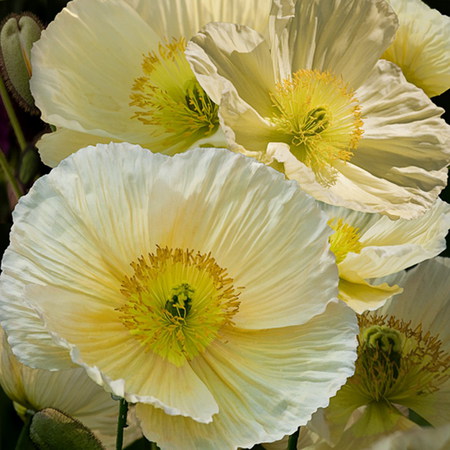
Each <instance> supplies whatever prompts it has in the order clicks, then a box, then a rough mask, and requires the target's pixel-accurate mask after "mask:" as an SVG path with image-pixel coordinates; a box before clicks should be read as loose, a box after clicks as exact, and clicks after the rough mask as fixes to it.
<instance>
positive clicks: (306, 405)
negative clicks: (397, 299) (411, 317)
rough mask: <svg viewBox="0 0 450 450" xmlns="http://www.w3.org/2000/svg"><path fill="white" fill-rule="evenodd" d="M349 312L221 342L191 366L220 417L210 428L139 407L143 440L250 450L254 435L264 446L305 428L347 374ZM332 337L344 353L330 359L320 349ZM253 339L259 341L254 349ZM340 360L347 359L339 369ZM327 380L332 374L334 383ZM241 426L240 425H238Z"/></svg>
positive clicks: (338, 307) (335, 309) (334, 311)
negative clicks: (283, 393)
mask: <svg viewBox="0 0 450 450" xmlns="http://www.w3.org/2000/svg"><path fill="white" fill-rule="evenodd" d="M352 314H353V313H351V311H350V309H349V308H346V307H345V306H344V305H343V304H342V303H336V304H332V305H330V306H329V307H328V309H327V311H326V313H325V314H322V315H320V316H317V317H315V318H314V319H313V320H311V322H309V323H308V324H305V325H302V326H300V327H290V328H288V329H272V330H259V331H244V330H236V333H233V334H230V335H228V336H227V338H226V340H227V342H226V343H225V342H222V343H220V342H218V343H217V345H215V346H214V347H212V348H211V350H210V351H208V352H207V353H205V355H204V357H202V358H199V359H198V360H196V361H195V362H193V364H192V366H193V368H194V370H195V371H196V372H197V373H198V374H199V376H200V374H201V376H202V378H203V379H205V382H206V383H207V384H208V386H209V388H210V389H211V391H212V392H213V395H214V397H215V398H216V399H217V402H218V404H219V408H220V411H221V412H220V414H218V415H217V416H214V418H213V421H212V423H210V424H206V425H203V424H199V423H195V422H194V421H192V420H189V419H187V418H182V417H173V416H167V415H164V414H163V413H162V412H161V411H159V410H156V409H154V408H151V407H147V406H145V405H138V408H137V416H138V418H139V419H140V421H141V426H142V428H143V431H144V434H145V435H146V436H147V437H148V439H150V440H152V441H156V442H157V444H158V445H159V446H160V447H161V448H162V449H165V448H180V447H183V448H186V449H195V448H204V449H213V448H214V449H228V448H232V447H233V448H234V447H236V446H239V447H250V446H251V445H253V444H252V442H253V436H258V438H257V441H258V442H261V441H268V440H276V439H280V438H281V437H282V436H283V434H288V433H292V432H293V431H295V429H296V428H297V426H298V425H302V424H304V423H306V421H307V420H308V419H309V417H310V415H311V413H312V412H313V411H314V410H315V409H316V408H317V405H319V404H320V402H321V401H323V404H324V405H325V404H327V403H328V397H329V396H330V394H331V392H332V391H334V390H335V389H337V388H338V386H339V384H341V383H342V381H343V380H344V379H345V378H346V377H347V376H348V375H349V374H351V373H352V367H351V362H350V361H351V356H350V353H351V350H350V349H351V344H350V342H351V341H352V340H353V333H354V328H353V325H349V323H348V318H350V317H351V315H352ZM342 315H344V317H346V319H345V320H342V319H343V316H342ZM332 317H333V319H332ZM343 322H347V325H343ZM338 324H342V325H338ZM328 334H329V338H327V335H328ZM336 339H338V340H340V341H341V342H342V343H341V347H340V348H341V350H340V351H339V352H335V351H333V352H330V353H329V351H330V350H331V349H330V348H329V347H328V345H323V343H324V342H334V343H336ZM316 340H318V341H320V342H321V343H322V345H321V351H318V350H317V349H316V350H313V348H314V346H315V344H314V342H315V341H316ZM255 341H258V343H259V344H258V349H257V350H256V349H255V347H254V345H253V342H255ZM294 342H295V344H294ZM291 346H292V348H295V349H296V350H295V352H292V351H291V350H290V348H291ZM234 350H236V352H237V353H236V352H235V351H234ZM255 350H256V351H255ZM349 351H350V353H349ZM322 352H323V353H322ZM236 358H237V359H236ZM284 358H287V359H288V360H289V363H287V364H286V365H284V364H283V363H282V362H281V361H282V360H283V359H284ZM324 359H326V360H327V363H328V364H329V366H328V367H327V368H321V369H320V370H319V371H316V364H317V363H319V361H323V360H324ZM343 361H347V363H346V364H345V365H344V366H342V365H341V362H343ZM237 367H240V369H238V370H237ZM305 369H306V370H305ZM241 370H242V372H241ZM330 376H331V377H332V378H334V377H335V376H337V377H336V379H335V381H333V382H332V383H331V385H330V384H329V383H330ZM219 379H222V380H223V381H225V383H220V382H219ZM269 380H270V381H269ZM327 380H328V381H327ZM277 383H279V384H280V386H283V390H286V392H290V395H289V396H288V398H289V399H291V400H290V401H286V400H285V399H282V398H281V397H279V396H278V395H277V393H276V390H274V389H273V387H274V386H276V384H277ZM322 383H323V384H322ZM325 386H327V387H325ZM218 388H219V389H218ZM323 389H325V390H326V392H325V391H324V390H323ZM297 402H298V403H300V404H301V405H302V406H301V407H300V408H299V406H294V403H297ZM250 417H251V419H250V420H249V418H250ZM240 423H241V424H242V423H243V424H244V425H245V426H244V427H242V428H241V427H237V424H240ZM238 428H239V429H238ZM175 430H176V432H175ZM229 430H236V432H235V433H230V432H229ZM269 430H275V431H273V432H272V431H269Z"/></svg>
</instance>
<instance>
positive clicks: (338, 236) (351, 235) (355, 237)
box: [328, 217, 363, 264]
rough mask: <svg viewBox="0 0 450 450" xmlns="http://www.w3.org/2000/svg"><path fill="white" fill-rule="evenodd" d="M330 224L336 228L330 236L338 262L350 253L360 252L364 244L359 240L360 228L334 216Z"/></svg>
mask: <svg viewBox="0 0 450 450" xmlns="http://www.w3.org/2000/svg"><path fill="white" fill-rule="evenodd" d="M328 225H329V226H330V227H331V228H332V229H333V230H334V233H333V234H332V235H331V236H330V238H329V241H330V248H331V251H332V252H333V253H334V255H335V256H336V264H339V263H341V262H342V261H343V260H344V259H345V258H346V256H347V255H348V253H350V252H352V253H360V252H361V250H362V248H363V245H362V244H361V242H360V241H359V238H360V235H359V228H355V227H352V226H351V225H349V224H348V223H345V222H344V221H343V220H342V219H337V218H335V217H334V218H332V219H330V220H329V221H328Z"/></svg>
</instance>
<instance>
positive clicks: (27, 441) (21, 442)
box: [15, 417, 35, 450]
mask: <svg viewBox="0 0 450 450" xmlns="http://www.w3.org/2000/svg"><path fill="white" fill-rule="evenodd" d="M30 425H31V417H27V420H26V421H25V423H24V424H23V427H22V431H21V432H20V435H19V439H18V440H17V443H16V447H15V450H31V449H34V448H35V446H34V444H33V441H32V440H31V438H30Z"/></svg>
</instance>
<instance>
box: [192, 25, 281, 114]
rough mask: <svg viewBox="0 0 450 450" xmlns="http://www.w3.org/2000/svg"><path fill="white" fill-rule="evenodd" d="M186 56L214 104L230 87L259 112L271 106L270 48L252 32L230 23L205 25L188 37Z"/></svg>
mask: <svg viewBox="0 0 450 450" xmlns="http://www.w3.org/2000/svg"><path fill="white" fill-rule="evenodd" d="M186 57H187V59H188V61H189V62H190V64H191V67H192V70H193V71H194V73H195V74H196V76H197V79H198V80H199V82H200V83H201V85H202V87H203V89H205V91H206V92H207V93H208V95H209V96H210V97H211V98H212V99H213V100H214V102H215V103H220V100H221V97H222V95H223V93H224V92H227V91H230V90H232V91H235V92H236V93H237V94H238V96H239V98H241V99H242V100H243V101H244V102H246V103H247V104H249V105H250V106H252V107H253V108H255V109H257V110H258V111H260V112H261V114H263V115H264V112H265V113H266V114H267V113H269V112H270V110H271V109H272V101H271V99H270V96H269V91H270V89H271V88H272V86H273V84H274V82H275V78H274V74H273V67H272V60H271V57H270V50H269V46H268V44H267V42H266V41H265V40H264V38H263V37H262V36H261V35H260V34H259V33H257V32H256V31H254V30H252V29H251V28H249V27H246V26H240V25H236V24H231V23H211V24H208V25H206V26H205V27H204V28H203V30H202V31H201V32H199V33H197V34H196V35H195V36H194V37H193V38H192V39H191V41H190V42H189V44H188V46H187V49H186Z"/></svg>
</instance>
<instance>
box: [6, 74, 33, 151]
mask: <svg viewBox="0 0 450 450" xmlns="http://www.w3.org/2000/svg"><path fill="white" fill-rule="evenodd" d="M0 96H1V98H2V101H3V105H4V106H5V109H6V113H7V114H8V117H9V121H10V122H11V125H12V127H13V130H14V133H15V135H16V138H17V142H18V143H19V147H20V150H22V151H23V152H24V151H25V149H26V148H27V141H26V139H25V136H24V135H23V132H22V128H20V124H19V121H18V120H17V116H16V112H15V111H14V108H13V105H12V103H11V100H10V98H9V95H8V91H7V90H6V86H5V83H4V82H3V78H2V77H0Z"/></svg>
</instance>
